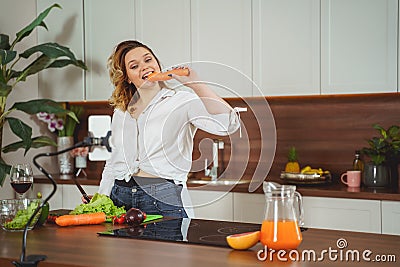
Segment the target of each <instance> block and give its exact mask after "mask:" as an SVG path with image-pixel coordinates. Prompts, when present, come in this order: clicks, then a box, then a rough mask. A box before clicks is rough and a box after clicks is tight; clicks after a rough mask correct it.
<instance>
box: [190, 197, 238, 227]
mask: <svg viewBox="0 0 400 267" xmlns="http://www.w3.org/2000/svg"><path fill="white" fill-rule="evenodd" d="M188 191H189V194H190V198H191V201H192V205H193V210H194V216H195V218H196V219H208V220H222V221H233V193H230V192H223V191H205V190H197V189H196V190H193V189H192V190H190V189H189V190H188Z"/></svg>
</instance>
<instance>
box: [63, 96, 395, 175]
mask: <svg viewBox="0 0 400 267" xmlns="http://www.w3.org/2000/svg"><path fill="white" fill-rule="evenodd" d="M226 100H227V102H229V103H230V104H231V105H232V106H233V107H247V108H248V111H247V112H242V113H240V118H241V120H242V127H241V128H242V129H241V134H242V137H241V138H240V137H239V134H240V133H239V131H238V132H236V133H235V134H234V135H233V136H231V137H219V136H212V135H210V134H206V133H204V132H202V131H201V130H199V131H198V132H197V134H196V137H195V150H194V153H193V162H194V163H193V170H194V171H199V170H202V169H203V168H204V155H202V154H201V153H200V151H199V149H198V144H199V143H200V141H201V140H208V139H214V138H218V139H222V140H223V142H224V150H223V155H221V157H220V159H221V160H223V162H221V164H220V165H222V166H223V167H224V168H226V167H227V166H228V164H229V167H228V172H240V173H241V172H242V171H244V174H245V175H253V174H254V171H255V169H256V168H257V166H258V164H260V165H259V167H261V169H264V170H268V168H269V166H270V165H271V164H272V166H271V169H270V172H269V173H268V179H273V180H277V179H279V175H280V172H281V171H282V170H283V169H284V166H285V164H286V161H287V154H288V151H289V148H290V147H291V146H295V147H296V150H297V151H298V159H299V162H300V164H301V166H306V165H311V166H313V167H321V168H323V169H327V170H330V171H331V172H332V173H333V176H334V177H337V176H338V175H339V174H340V173H342V172H343V171H345V170H347V169H350V168H351V166H352V160H353V157H354V152H355V150H357V149H361V148H362V147H364V146H367V141H366V140H367V139H369V138H371V137H372V136H375V135H377V132H376V130H375V129H373V128H372V125H373V124H376V123H377V124H380V125H381V126H383V127H385V128H386V127H389V126H391V125H394V124H396V125H399V124H400V94H399V93H388V94H359V95H318V96H285V97H266V98H262V97H258V98H246V99H239V98H227V99H226ZM71 104H74V105H82V106H84V108H85V113H84V116H83V117H82V122H81V124H80V125H79V126H78V131H77V136H76V138H77V140H81V139H82V138H84V137H85V136H86V135H87V117H88V116H89V115H102V114H109V115H111V114H112V109H111V108H110V106H109V105H108V103H107V102H106V101H99V102H73V103H72V102H71ZM271 112H272V113H271ZM231 140H233V141H231ZM235 140H239V141H238V142H236V141H235ZM200 144H201V150H202V153H205V154H206V156H207V155H208V153H211V150H210V149H211V141H210V140H208V142H204V143H200ZM205 144H206V145H205ZM260 155H262V157H260ZM207 157H208V156H207ZM103 166H104V162H89V163H88V168H87V170H86V171H87V173H88V176H89V178H91V179H100V177H101V171H102V168H103ZM243 166H244V169H243ZM201 172H202V171H201ZM227 175H229V173H228V174H227ZM257 175H258V176H261V177H265V176H266V172H265V171H264V172H262V173H258V174H257Z"/></svg>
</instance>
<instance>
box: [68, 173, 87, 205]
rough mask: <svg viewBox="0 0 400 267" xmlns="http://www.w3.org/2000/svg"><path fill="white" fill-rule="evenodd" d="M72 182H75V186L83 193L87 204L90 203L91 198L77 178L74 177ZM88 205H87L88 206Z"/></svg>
mask: <svg viewBox="0 0 400 267" xmlns="http://www.w3.org/2000/svg"><path fill="white" fill-rule="evenodd" d="M72 180H74V183H75V185H76V186H77V187H78V189H79V191H80V192H81V194H82V196H83V198H84V199H85V200H86V201H87V203H89V202H90V198H89V197H88V195H87V194H86V192H85V190H84V189H83V188H82V186H81V185H80V183H79V182H78V180H77V179H76V176H75V175H74V176H72ZM87 203H86V204H87Z"/></svg>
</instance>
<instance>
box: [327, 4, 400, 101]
mask: <svg viewBox="0 0 400 267" xmlns="http://www.w3.org/2000/svg"><path fill="white" fill-rule="evenodd" d="M397 36H398V1H397V0H362V1H360V0H346V1H336V0H335V1H333V0H322V1H321V92H322V94H342V93H378V92H396V91H397V60H398V57H397V48H398V45H397V43H398V42H397Z"/></svg>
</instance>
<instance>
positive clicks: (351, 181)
mask: <svg viewBox="0 0 400 267" xmlns="http://www.w3.org/2000/svg"><path fill="white" fill-rule="evenodd" d="M345 176H347V179H346V180H345V179H344V177H345ZM340 180H341V181H342V183H344V184H346V185H347V186H348V187H360V185H361V171H347V172H345V173H343V174H342V175H341V176H340Z"/></svg>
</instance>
